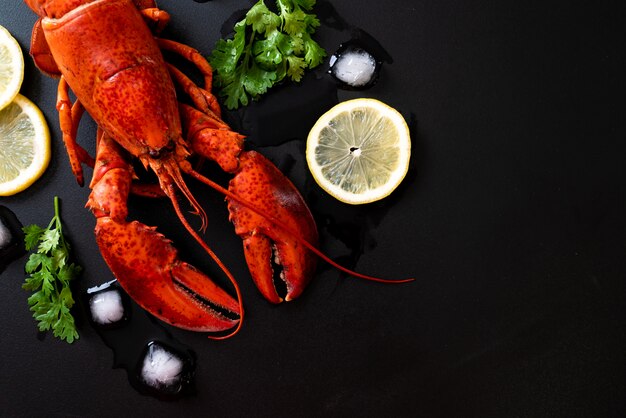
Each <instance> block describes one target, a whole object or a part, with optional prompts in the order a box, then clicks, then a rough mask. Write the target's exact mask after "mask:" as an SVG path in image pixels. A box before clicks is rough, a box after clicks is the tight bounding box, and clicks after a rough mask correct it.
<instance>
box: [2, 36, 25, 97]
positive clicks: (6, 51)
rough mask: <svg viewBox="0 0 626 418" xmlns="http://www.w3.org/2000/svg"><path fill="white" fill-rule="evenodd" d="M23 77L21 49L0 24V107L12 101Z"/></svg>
mask: <svg viewBox="0 0 626 418" xmlns="http://www.w3.org/2000/svg"><path fill="white" fill-rule="evenodd" d="M23 79H24V56H23V55H22V49H21V48H20V45H19V44H18V43H17V41H16V40H15V38H13V37H12V36H11V34H10V33H9V31H8V30H6V29H5V28H4V27H2V26H0V109H2V108H3V107H5V106H6V105H8V104H9V103H11V101H13V98H14V97H15V96H16V95H17V93H18V92H19V91H20V87H21V86H22V80H23Z"/></svg>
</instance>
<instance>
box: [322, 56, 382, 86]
mask: <svg viewBox="0 0 626 418" xmlns="http://www.w3.org/2000/svg"><path fill="white" fill-rule="evenodd" d="M379 67H380V65H379V63H378V62H377V61H376V59H375V58H374V56H372V54H370V53H369V52H367V51H366V50H364V49H362V48H359V47H355V46H347V47H344V48H341V50H340V51H338V52H337V53H335V55H333V56H332V57H331V58H330V73H331V74H332V75H333V76H334V77H335V78H336V79H337V80H339V81H341V82H342V83H345V84H346V85H347V86H349V87H352V88H356V89H358V88H365V87H368V86H369V85H371V84H373V83H374V81H375V79H376V77H377V75H378V69H379Z"/></svg>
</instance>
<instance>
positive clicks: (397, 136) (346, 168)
mask: <svg viewBox="0 0 626 418" xmlns="http://www.w3.org/2000/svg"><path fill="white" fill-rule="evenodd" d="M410 157H411V137H410V133H409V127H408V126H407V123H406V121H405V120H404V117H403V116H402V115H401V114H400V113H399V112H398V111H397V110H395V109H394V108H392V107H390V106H388V105H386V104H385V103H383V102H381V101H378V100H375V99H365V98H363V99H353V100H348V101H345V102H341V103H339V104H338V105H336V106H334V107H333V108H331V109H330V110H329V111H328V112H326V113H325V114H324V115H322V116H321V117H320V118H319V120H318V121H317V122H316V123H315V125H314V126H313V128H312V129H311V132H310V133H309V136H308V139H307V146H306V159H307V164H308V166H309V169H310V171H311V174H312V175H313V178H314V179H315V181H316V182H317V184H319V185H320V187H321V188H322V189H324V190H325V191H326V192H328V193H329V194H330V195H332V196H334V197H335V198H336V199H338V200H340V201H342V202H344V203H349V204H353V205H356V204H363V203H370V202H374V201H377V200H380V199H382V198H384V197H386V196H388V195H389V194H390V193H391V192H392V191H393V190H394V189H395V188H396V187H398V185H399V184H400V182H401V181H402V180H403V179H404V177H405V175H406V173H407V171H408V168H409V159H410Z"/></svg>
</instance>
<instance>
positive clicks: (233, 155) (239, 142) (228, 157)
mask: <svg viewBox="0 0 626 418" xmlns="http://www.w3.org/2000/svg"><path fill="white" fill-rule="evenodd" d="M179 107H180V114H181V120H182V122H183V129H184V130H185V132H186V136H187V138H188V141H189V143H190V144H191V148H192V149H193V151H194V152H195V153H197V154H198V155H200V156H202V157H205V158H208V159H210V160H212V161H215V162H216V163H217V164H219V166H220V167H221V168H222V170H224V171H226V172H228V173H232V172H234V171H235V170H237V168H238V167H239V160H238V159H237V157H238V156H239V153H240V152H241V150H242V148H243V139H244V136H243V135H241V134H238V133H237V132H234V131H232V130H230V128H229V127H228V125H226V124H225V123H224V122H222V121H221V120H219V119H216V118H214V117H212V116H211V115H210V114H209V115H206V114H204V113H202V112H200V111H199V110H197V109H194V108H193V107H191V106H188V105H185V104H180V105H179Z"/></svg>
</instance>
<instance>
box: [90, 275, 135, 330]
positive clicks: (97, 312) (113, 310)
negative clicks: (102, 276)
mask: <svg viewBox="0 0 626 418" xmlns="http://www.w3.org/2000/svg"><path fill="white" fill-rule="evenodd" d="M125 296H126V295H123V294H122V291H121V289H120V287H119V285H117V284H116V281H115V280H112V281H110V282H107V283H104V284H103V285H100V286H96V287H91V288H89V289H87V297H88V301H89V312H90V313H91V319H92V320H93V322H94V323H95V324H96V325H100V326H105V327H106V326H110V325H117V324H118V323H121V321H125V320H126V319H127V318H128V313H127V306H128V304H127V303H125V299H124V297H125Z"/></svg>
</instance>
